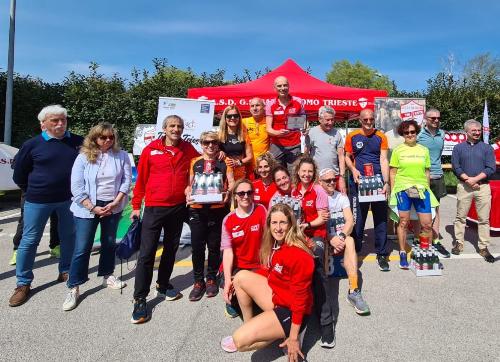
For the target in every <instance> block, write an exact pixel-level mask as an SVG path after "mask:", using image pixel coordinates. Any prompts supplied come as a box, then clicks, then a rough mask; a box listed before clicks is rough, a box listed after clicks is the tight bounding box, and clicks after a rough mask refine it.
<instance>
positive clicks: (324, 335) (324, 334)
mask: <svg viewBox="0 0 500 362" xmlns="http://www.w3.org/2000/svg"><path fill="white" fill-rule="evenodd" d="M319 345H320V346H321V347H323V348H333V347H335V324H333V323H332V324H327V325H326V326H321V342H320V343H319Z"/></svg>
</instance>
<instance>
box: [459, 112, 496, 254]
mask: <svg viewBox="0 0 500 362" xmlns="http://www.w3.org/2000/svg"><path fill="white" fill-rule="evenodd" d="M464 129H465V132H466V133H467V141H466V142H462V143H459V144H458V145H456V146H455V147H454V148H453V152H452V154H451V165H452V167H453V172H454V173H455V175H456V176H457V177H458V179H459V183H458V185H457V215H456V217H455V223H454V228H455V246H454V247H453V249H452V250H451V252H452V253H453V254H455V255H458V254H460V253H461V252H462V251H463V249H464V234H465V221H466V218H467V214H468V213H469V209H470V206H471V203H472V199H474V202H475V205H476V211H477V216H478V223H477V230H478V234H479V243H478V246H479V254H480V255H481V256H482V257H483V258H484V260H486V261H487V262H488V263H493V262H494V261H495V258H494V257H493V256H492V255H491V253H490V252H489V251H488V245H489V244H490V241H489V238H490V210H491V189H490V184H489V183H488V179H489V178H490V177H491V175H493V174H494V173H495V169H496V165H495V154H494V152H493V147H491V146H490V145H488V144H486V143H484V142H482V141H481V133H482V132H481V123H479V122H478V121H476V120H474V119H469V120H468V121H466V122H465V124H464Z"/></svg>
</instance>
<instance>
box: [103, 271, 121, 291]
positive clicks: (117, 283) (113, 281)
mask: <svg viewBox="0 0 500 362" xmlns="http://www.w3.org/2000/svg"><path fill="white" fill-rule="evenodd" d="M102 286H103V287H105V288H111V289H115V290H120V289H122V288H125V287H126V286H127V283H125V282H122V281H121V280H120V278H117V277H115V276H114V275H113V274H111V275H108V276H107V277H104V278H102Z"/></svg>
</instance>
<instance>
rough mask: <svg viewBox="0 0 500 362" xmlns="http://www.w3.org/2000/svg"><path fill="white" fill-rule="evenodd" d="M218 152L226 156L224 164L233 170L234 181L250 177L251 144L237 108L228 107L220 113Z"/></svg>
mask: <svg viewBox="0 0 500 362" xmlns="http://www.w3.org/2000/svg"><path fill="white" fill-rule="evenodd" d="M219 141H220V150H221V151H222V152H224V154H225V155H226V163H227V164H228V166H230V167H232V168H233V170H234V179H235V180H239V179H241V178H246V177H247V176H250V173H251V171H252V160H253V150H252V143H251V142H250V138H249V137H248V134H247V132H246V130H245V129H244V127H243V125H242V123H241V113H240V110H239V109H238V107H236V106H234V105H233V106H228V107H226V108H225V109H224V112H222V117H221V120H220V124H219Z"/></svg>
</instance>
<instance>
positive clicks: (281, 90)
mask: <svg viewBox="0 0 500 362" xmlns="http://www.w3.org/2000/svg"><path fill="white" fill-rule="evenodd" d="M274 89H275V91H276V93H277V94H278V96H277V97H276V98H275V99H272V100H270V101H268V102H267V104H266V124H267V133H268V134H269V136H270V137H271V140H270V148H269V151H270V152H271V153H272V155H273V156H274V158H275V159H276V160H277V161H278V162H280V163H281V164H282V165H283V166H285V167H288V169H289V170H290V171H291V168H292V164H293V162H294V161H295V160H296V159H297V157H299V155H300V154H301V152H300V130H290V129H288V128H287V126H288V117H294V116H305V111H304V104H303V101H302V99H300V98H298V97H294V96H291V95H290V93H289V89H290V86H289V83H288V79H287V78H285V77H283V76H279V77H277V78H276V79H275V80H274ZM304 126H305V125H304Z"/></svg>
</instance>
